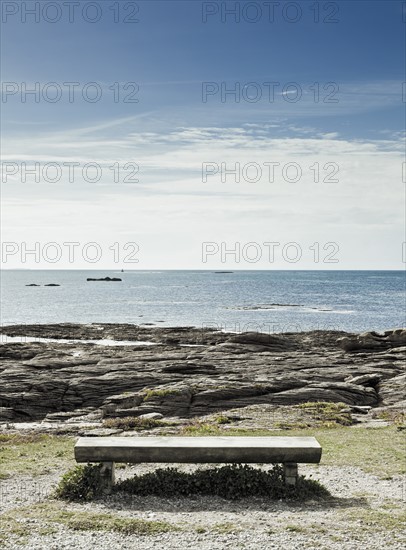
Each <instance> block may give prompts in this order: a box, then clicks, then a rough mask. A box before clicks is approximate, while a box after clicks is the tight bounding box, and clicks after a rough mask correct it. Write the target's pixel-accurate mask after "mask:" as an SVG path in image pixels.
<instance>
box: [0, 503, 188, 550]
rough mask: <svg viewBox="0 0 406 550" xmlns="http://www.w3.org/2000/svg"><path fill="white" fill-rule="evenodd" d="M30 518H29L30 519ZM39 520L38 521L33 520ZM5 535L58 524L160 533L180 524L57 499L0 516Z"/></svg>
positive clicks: (48, 529)
mask: <svg viewBox="0 0 406 550" xmlns="http://www.w3.org/2000/svg"><path fill="white" fill-rule="evenodd" d="M27 520H28V521H27ZM32 520H36V521H37V522H39V523H35V524H34V523H32ZM1 525H2V539H1V538H0V542H4V541H5V540H6V539H7V538H9V537H10V536H16V537H19V538H21V537H27V536H28V535H29V534H31V533H32V532H33V531H34V530H36V529H38V532H39V533H40V534H41V533H42V534H46V533H52V532H55V531H56V530H57V527H58V525H63V526H65V527H67V528H69V529H73V530H75V531H114V532H118V533H122V534H125V535H157V534H160V533H167V532H170V531H177V530H179V527H177V526H175V525H173V524H171V523H168V522H165V521H149V520H148V521H147V520H143V519H137V518H127V517H122V516H119V515H117V514H113V513H96V512H89V511H86V510H69V509H66V505H63V504H61V503H59V502H57V501H49V502H44V503H39V504H36V505H32V506H26V507H21V508H15V509H13V510H11V511H10V512H7V513H6V514H3V515H2V516H1Z"/></svg>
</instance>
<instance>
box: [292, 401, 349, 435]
mask: <svg viewBox="0 0 406 550" xmlns="http://www.w3.org/2000/svg"><path fill="white" fill-rule="evenodd" d="M293 409H299V410H300V411H302V412H305V413H306V414H308V415H309V416H310V417H311V420H312V424H313V426H314V427H324V428H334V427H336V426H337V425H338V426H351V424H353V419H352V416H351V413H350V412H349V411H348V405H346V404H345V403H330V402H328V401H315V402H308V403H301V404H300V405H295V406H294V407H293Z"/></svg>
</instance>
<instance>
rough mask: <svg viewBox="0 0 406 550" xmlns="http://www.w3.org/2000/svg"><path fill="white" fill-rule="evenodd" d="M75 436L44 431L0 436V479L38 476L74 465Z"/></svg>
mask: <svg viewBox="0 0 406 550" xmlns="http://www.w3.org/2000/svg"><path fill="white" fill-rule="evenodd" d="M75 441H76V438H73V437H66V436H52V435H44V434H30V435H19V434H10V435H8V434H1V435H0V479H1V478H2V479H6V478H8V477H11V476H14V475H31V476H33V477H34V476H39V475H43V474H47V473H50V472H53V471H55V470H58V469H63V468H67V467H69V466H70V465H72V464H74V458H73V447H74V444H75Z"/></svg>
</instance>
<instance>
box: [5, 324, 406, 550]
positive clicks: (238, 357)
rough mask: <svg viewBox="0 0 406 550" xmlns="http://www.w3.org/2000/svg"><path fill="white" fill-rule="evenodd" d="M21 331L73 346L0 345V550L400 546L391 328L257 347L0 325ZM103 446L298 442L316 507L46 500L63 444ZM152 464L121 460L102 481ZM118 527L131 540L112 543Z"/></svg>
mask: <svg viewBox="0 0 406 550" xmlns="http://www.w3.org/2000/svg"><path fill="white" fill-rule="evenodd" d="M21 331H24V335H25V336H30V337H31V338H34V339H35V338H55V339H57V340H58V339H60V338H62V337H65V338H67V337H69V338H71V339H73V340H75V341H74V342H71V343H69V342H66V341H65V342H63V343H56V342H51V341H50V342H44V341H40V342H26V343H16V342H10V343H4V342H3V344H1V345H0V354H1V372H0V378H1V386H0V387H1V402H2V403H1V404H2V408H1V409H0V410H1V413H2V415H3V416H2V421H1V422H0V442H1V460H0V465H1V469H0V495H1V498H0V505H1V506H0V507H1V514H2V515H1V520H2V525H4V535H2V536H0V542H1V543H2V545H3V547H4V548H6V549H8V550H17V549H18V550H20V549H21V548H25V547H26V548H30V549H31V548H32V549H38V550H39V549H44V548H57V549H58V550H59V549H61V550H62V549H66V550H68V549H71V548H73V547H77V548H83V549H85V550H92V549H94V548H101V547H105V546H106V545H108V546H109V548H111V549H112V550H122V549H128V550H129V549H131V548H134V547H136V548H138V549H139V550H152V549H156V548H161V547H165V548H168V549H170V550H175V549H176V550H178V549H179V548H186V547H188V546H193V548H195V549H196V550H223V549H225V548H233V549H234V548H241V549H242V548H244V549H245V550H258V548H275V549H277V548H286V549H287V550H296V549H297V548H308V549H310V550H312V549H314V550H316V549H319V548H320V547H322V548H329V549H333V550H342V549H344V550H350V549H351V550H352V549H353V548H357V547H368V548H370V549H371V550H380V549H381V548H385V547H386V548H389V547H390V548H393V549H394V550H397V549H399V550H400V549H401V548H402V547H403V546H402V533H404V529H403V527H404V526H403V527H402V517H401V511H402V502H403V497H404V492H403V491H404V490H403V485H404V482H405V479H406V477H405V469H404V460H403V459H404V453H403V450H404V441H403V432H402V430H403V426H404V401H403V402H402V399H403V397H404V396H403V381H404V376H405V375H404V358H405V350H406V347H405V338H406V331H405V330H402V329H398V330H394V331H387V332H386V334H381V335H378V334H376V333H367V334H363V335H357V334H349V333H344V332H332V331H314V332H308V333H284V334H278V335H275V334H272V335H270V334H261V333H245V334H231V333H224V332H221V331H213V330H209V329H205V330H201V329H196V328H193V327H183V328H179V327H176V328H173V329H164V328H155V327H153V328H151V327H138V326H135V325H115V324H109V325H71V324H64V325H32V326H28V325H27V326H14V327H6V328H4V327H3V333H4V332H7V334H8V335H9V336H11V337H14V336H17V335H22V332H21ZM96 336H98V337H97V338H96ZM88 340H96V341H100V340H101V341H106V340H113V341H117V340H121V341H125V342H129V341H137V342H139V341H142V342H148V345H146V344H141V345H122V346H106V345H102V344H95V343H89V342H88ZM151 344H152V345H151ZM112 434H120V435H122V436H126V437H144V436H148V435H173V434H177V435H189V436H191V435H192V436H193V435H217V436H227V435H261V436H266V435H312V436H315V437H316V438H317V439H318V441H320V443H321V445H322V448H323V455H322V461H321V463H320V464H319V465H302V466H301V468H300V472H301V474H302V475H305V476H306V477H311V478H312V479H314V480H317V481H319V482H320V483H322V484H323V485H324V486H325V487H326V488H327V489H328V490H329V491H330V494H331V498H330V499H327V500H323V501H314V500H311V501H305V502H303V503H291V502H283V501H269V500H267V499H265V498H258V497H256V498H254V497H252V498H247V499H243V500H239V501H232V502H230V501H226V500H223V499H221V498H219V497H214V496H213V497H209V496H202V497H188V498H175V497H172V498H163V497H154V496H146V497H137V496H134V495H132V496H129V495H125V494H119V495H115V496H110V497H108V496H104V497H101V498H99V499H97V500H94V501H92V502H88V503H85V504H78V503H66V502H63V503H62V502H60V501H58V500H56V499H55V498H54V496H53V493H54V490H55V487H56V485H57V483H58V482H59V481H60V479H61V476H62V475H63V474H64V473H65V472H66V470H67V469H69V468H72V467H73V466H74V465H75V462H74V458H73V446H74V444H75V442H76V439H77V436H80V435H87V436H91V435H98V436H99V435H106V436H108V435H112ZM160 466H161V465H155V464H140V465H135V466H134V465H132V466H131V465H124V464H123V465H120V468H118V469H117V475H118V478H119V479H125V478H127V477H130V476H132V475H134V474H135V473H147V472H153V471H154V470H155V469H156V468H158V467H160ZM167 466H169V467H171V466H173V467H178V468H179V469H180V470H181V471H184V472H191V471H193V470H194V468H195V466H194V465H181V466H180V465H175V464H174V465H170V464H168V465H167ZM268 467H269V466H268V465H262V468H265V469H267V468H268ZM125 522H127V524H126V525H132V526H133V529H135V531H132V532H122V530H121V531H120V529H121V527H120V526H122V525H124V524H125ZM1 537H3V538H1Z"/></svg>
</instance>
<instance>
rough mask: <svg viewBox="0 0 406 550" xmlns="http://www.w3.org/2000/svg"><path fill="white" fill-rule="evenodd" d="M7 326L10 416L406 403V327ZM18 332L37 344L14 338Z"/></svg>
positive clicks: (17, 419) (96, 418) (3, 376)
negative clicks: (360, 330)
mask: <svg viewBox="0 0 406 550" xmlns="http://www.w3.org/2000/svg"><path fill="white" fill-rule="evenodd" d="M2 334H3V336H2V338H3V344H2V345H1V346H0V388H1V389H0V422H2V423H10V422H12V423H24V422H40V423H45V424H47V425H49V424H50V423H53V422H65V423H67V422H68V423H69V422H78V421H80V422H82V423H85V424H86V423H87V424H91V425H93V426H94V425H97V424H101V423H102V422H103V419H104V418H108V417H128V416H140V415H143V414H150V413H156V414H159V415H163V416H164V417H179V418H193V417H200V416H203V415H207V414H211V413H214V412H220V411H226V410H229V409H238V408H243V407H247V406H252V405H267V406H275V407H279V408H280V407H282V408H283V407H284V406H292V405H297V404H300V403H304V402H309V401H311V402H314V401H329V402H341V403H345V404H347V405H348V406H349V407H353V408H354V407H355V408H357V407H358V411H359V412H360V411H362V407H365V408H366V410H368V409H369V408H377V407H379V408H395V409H396V408H398V409H404V406H405V404H406V401H405V398H404V384H405V381H406V374H405V358H406V330H405V329H394V330H388V331H386V332H385V333H383V334H378V333H374V332H369V333H365V334H361V335H358V334H349V333H345V332H334V331H314V332H303V333H283V334H264V333H254V332H252V333H241V334H232V333H225V332H221V331H218V330H212V329H198V328H194V327H174V328H157V327H153V328H151V327H146V326H137V325H127V324H91V325H77V324H56V325H14V326H8V327H2ZM17 336H20V337H21V336H23V337H27V340H28V339H30V341H27V342H25V343H24V342H21V343H16V342H12V341H11V342H7V338H8V337H11V339H12V338H13V337H17ZM36 339H41V341H35V340H36ZM43 339H54V340H57V341H58V342H55V341H52V342H47V341H44V340H43ZM32 340H33V341H32ZM72 340H73V342H72ZM89 340H90V341H95V342H97V341H99V342H100V341H101V342H104V343H105V342H108V341H114V343H115V344H116V345H114V346H109V345H98V344H96V343H89ZM120 342H123V345H119V344H120ZM131 342H133V344H131ZM124 343H125V345H124ZM360 407H361V408H360Z"/></svg>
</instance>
